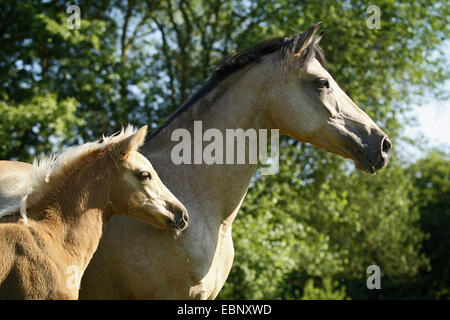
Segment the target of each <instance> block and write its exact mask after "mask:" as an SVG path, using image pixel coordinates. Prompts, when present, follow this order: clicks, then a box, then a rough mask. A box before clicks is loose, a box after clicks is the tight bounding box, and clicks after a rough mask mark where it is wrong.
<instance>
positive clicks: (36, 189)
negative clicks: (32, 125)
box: [0, 125, 137, 222]
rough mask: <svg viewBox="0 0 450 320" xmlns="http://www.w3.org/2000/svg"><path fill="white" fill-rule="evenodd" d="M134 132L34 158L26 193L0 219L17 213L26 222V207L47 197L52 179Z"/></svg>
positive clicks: (127, 130) (0, 213)
mask: <svg viewBox="0 0 450 320" xmlns="http://www.w3.org/2000/svg"><path fill="white" fill-rule="evenodd" d="M136 131H137V129H136V128H134V127H133V126H131V125H128V126H127V127H126V128H122V130H121V131H119V132H117V133H115V134H112V135H110V136H103V137H102V138H101V139H100V140H97V141H94V142H88V143H85V144H82V145H79V146H76V147H71V148H68V149H67V150H65V151H64V152H62V153H60V154H52V155H49V156H45V157H42V158H34V160H33V168H32V170H31V172H30V173H29V177H28V179H29V181H30V187H29V190H28V193H27V194H26V195H24V196H23V197H22V199H20V202H19V203H16V204H13V205H10V206H8V207H6V208H4V209H3V210H0V218H2V217H4V216H8V215H13V214H15V213H16V212H18V211H19V212H20V215H21V216H22V218H23V219H24V221H25V222H27V221H28V219H27V215H26V210H27V207H30V206H32V205H34V204H36V203H37V202H38V201H40V200H41V199H42V198H43V197H45V196H46V195H47V192H48V190H49V187H51V186H52V183H55V181H54V180H57V179H54V178H55V177H57V176H60V175H62V174H64V172H67V171H68V170H70V169H71V168H72V167H73V166H74V165H75V164H77V163H78V162H79V161H81V160H83V159H86V157H88V156H89V155H90V154H92V153H94V152H96V151H100V150H103V149H105V148H106V147H107V146H110V145H112V144H115V143H118V142H120V141H122V140H124V139H126V138H128V137H130V136H131V135H133V134H135V133H136ZM30 196H32V198H33V199H32V201H30V199H29V198H30Z"/></svg>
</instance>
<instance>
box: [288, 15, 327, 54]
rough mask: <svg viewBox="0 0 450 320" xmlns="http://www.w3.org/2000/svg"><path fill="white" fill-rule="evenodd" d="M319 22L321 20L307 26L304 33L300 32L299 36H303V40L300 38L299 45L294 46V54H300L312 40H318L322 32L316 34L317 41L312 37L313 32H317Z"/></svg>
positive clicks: (320, 22)
mask: <svg viewBox="0 0 450 320" xmlns="http://www.w3.org/2000/svg"><path fill="white" fill-rule="evenodd" d="M321 24H322V21H318V22H316V23H315V24H314V25H313V26H312V27H311V28H309V30H308V31H306V32H305V33H304V34H301V38H303V39H304V40H303V39H302V40H303V41H299V43H300V45H299V47H298V48H296V50H295V54H294V56H301V55H302V54H303V51H304V50H305V49H306V48H308V47H309V45H310V44H311V43H312V42H313V40H314V42H318V41H320V38H322V34H323V33H321V34H320V35H319V36H318V38H319V39H318V41H317V40H315V39H314V34H315V33H316V32H317V30H318V29H319V27H320V25H321Z"/></svg>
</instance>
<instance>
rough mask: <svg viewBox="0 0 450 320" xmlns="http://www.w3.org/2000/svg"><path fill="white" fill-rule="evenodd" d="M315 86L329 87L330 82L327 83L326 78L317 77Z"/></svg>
mask: <svg viewBox="0 0 450 320" xmlns="http://www.w3.org/2000/svg"><path fill="white" fill-rule="evenodd" d="M317 87H318V88H327V89H328V88H330V84H329V83H328V80H327V79H319V80H318V81H317Z"/></svg>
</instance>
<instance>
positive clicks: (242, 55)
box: [146, 32, 325, 141]
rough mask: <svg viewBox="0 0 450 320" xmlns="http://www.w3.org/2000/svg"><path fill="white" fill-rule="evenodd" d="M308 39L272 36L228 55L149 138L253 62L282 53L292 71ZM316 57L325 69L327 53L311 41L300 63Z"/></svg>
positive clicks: (285, 65)
mask: <svg viewBox="0 0 450 320" xmlns="http://www.w3.org/2000/svg"><path fill="white" fill-rule="evenodd" d="M305 40H306V32H305V33H298V34H297V35H295V36H294V37H277V38H271V39H268V40H266V41H263V42H260V43H257V44H255V45H253V46H252V47H250V48H248V49H245V50H242V51H238V52H235V53H232V54H229V55H227V56H225V57H224V58H223V59H222V60H221V61H220V62H219V63H218V64H217V65H216V66H215V67H214V69H213V72H212V74H211V76H210V77H209V78H208V79H207V81H206V83H205V84H204V85H203V86H202V87H201V88H200V89H199V90H198V91H196V92H195V93H194V94H193V95H192V96H191V97H190V98H189V99H188V100H187V101H186V102H185V103H184V104H183V105H182V106H181V107H180V108H178V109H177V110H176V111H175V112H174V113H173V114H172V115H171V116H170V117H169V119H168V120H167V121H166V122H165V123H164V124H163V125H162V126H160V127H159V128H158V129H156V130H155V131H154V132H153V133H152V134H151V135H149V136H148V137H147V139H146V140H147V141H148V140H150V139H151V138H153V137H155V136H156V135H157V134H158V133H160V132H161V131H162V130H163V129H164V128H166V127H167V126H168V125H169V123H170V122H172V120H174V119H175V118H177V117H178V116H179V115H180V114H181V113H183V112H185V111H186V110H188V109H189V108H190V107H191V106H192V105H194V104H195V103H196V102H197V101H199V100H200V99H201V98H203V97H204V96H206V95H207V94H208V93H210V92H211V91H212V90H214V88H216V87H217V86H218V85H219V84H220V83H222V82H223V81H224V80H225V79H227V78H228V77H229V76H230V75H231V74H233V73H235V72H237V71H238V70H241V69H243V68H245V67H246V66H248V65H250V64H251V63H254V62H258V61H259V60H260V59H262V58H263V57H264V56H266V55H268V54H271V53H274V52H276V51H280V52H281V64H280V66H281V69H282V70H289V69H290V68H291V62H292V61H293V57H294V55H295V53H296V51H297V50H298V48H299V47H301V46H302V44H303V43H304V41H305ZM314 58H316V59H317V60H318V61H319V63H320V64H321V65H322V66H323V67H324V68H325V55H324V52H323V50H322V48H321V47H320V46H319V45H318V44H317V43H315V42H312V43H311V44H310V45H309V46H308V47H307V48H306V49H305V53H304V55H303V56H302V60H301V62H300V66H298V67H299V68H300V70H301V69H303V68H304V67H305V66H307V65H308V64H309V63H310V62H311V60H312V59H314Z"/></svg>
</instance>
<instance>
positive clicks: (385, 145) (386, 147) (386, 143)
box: [381, 137, 392, 153]
mask: <svg viewBox="0 0 450 320" xmlns="http://www.w3.org/2000/svg"><path fill="white" fill-rule="evenodd" d="M391 149H392V142H391V141H390V140H389V139H388V137H384V139H383V142H382V143H381V151H382V152H383V153H389V151H391Z"/></svg>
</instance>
